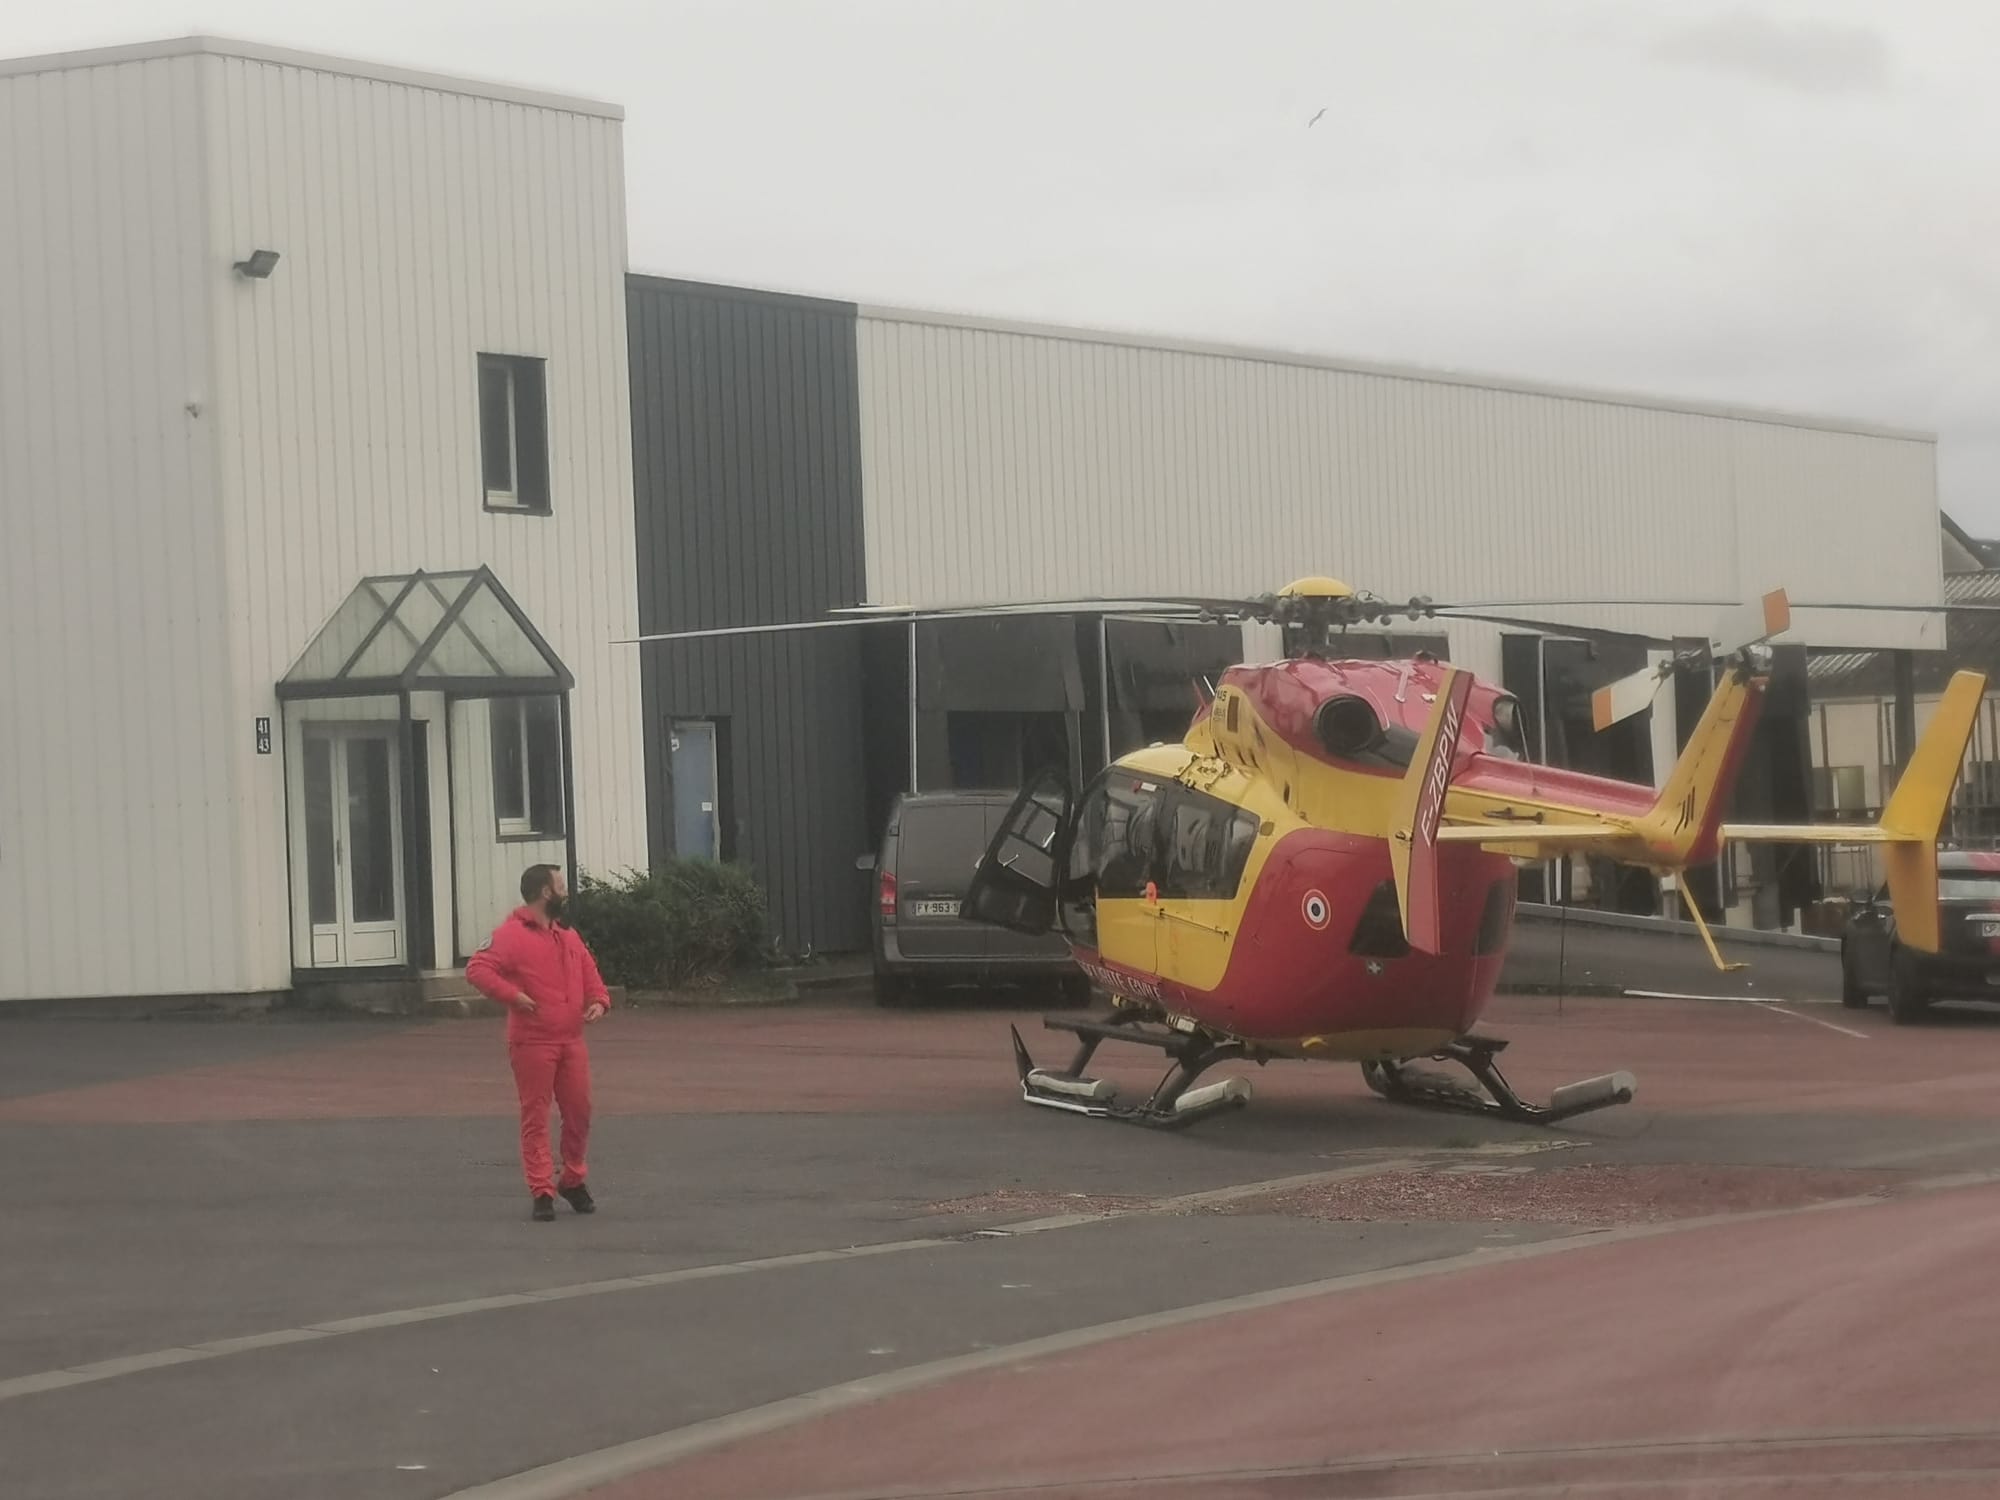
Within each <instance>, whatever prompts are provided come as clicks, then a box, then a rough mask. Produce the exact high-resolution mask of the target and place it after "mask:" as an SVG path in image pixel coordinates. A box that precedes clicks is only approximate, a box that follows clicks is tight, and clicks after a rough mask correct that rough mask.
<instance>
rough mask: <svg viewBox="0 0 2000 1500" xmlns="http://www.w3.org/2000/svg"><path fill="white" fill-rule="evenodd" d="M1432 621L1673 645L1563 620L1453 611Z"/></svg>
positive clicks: (1664, 638) (1603, 640)
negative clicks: (1470, 622) (1468, 622)
mask: <svg viewBox="0 0 2000 1500" xmlns="http://www.w3.org/2000/svg"><path fill="white" fill-rule="evenodd" d="M1436 619H1437V621H1438V622H1439V623H1441V624H1448V623H1450V622H1451V621H1453V620H1472V621H1477V622H1478V623H1480V624H1482V625H1505V626H1507V627H1508V628H1509V629H1512V630H1530V631H1533V632H1534V633H1535V634H1536V635H1559V636H1570V637H1573V638H1575V639H1576V640H1580V641H1596V642H1599V643H1600V644H1603V645H1614V646H1651V647H1667V646H1671V645H1673V641H1672V639H1671V638H1669V637H1667V636H1663V635H1652V634H1650V633H1648V632H1646V631H1643V630H1614V629H1612V628H1611V627H1609V626H1606V625H1578V624H1575V623H1574V622H1571V621H1567V620H1538V619H1534V618H1532V617H1531V616H1528V615H1498V614H1486V613H1484V612H1480V613H1471V612H1466V611H1456V612H1454V613H1451V614H1442V613H1441V614H1439V615H1437V616H1436Z"/></svg>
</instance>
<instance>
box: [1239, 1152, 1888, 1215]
mask: <svg viewBox="0 0 2000 1500" xmlns="http://www.w3.org/2000/svg"><path fill="white" fill-rule="evenodd" d="M1909 1175H1910V1174H1909V1173H1907V1172H1882V1171H1829V1170H1821V1169H1815V1168H1804V1167H1723V1166H1652V1167H1625V1166H1609V1165H1590V1166H1574V1167H1553V1168H1548V1169H1544V1170H1537V1169H1534V1168H1530V1167H1518V1166H1508V1167H1496V1166H1460V1167H1454V1168H1450V1169H1447V1170H1443V1171H1435V1172H1383V1173H1379V1174H1377V1175H1375V1176H1372V1177H1354V1178H1347V1179H1345V1180H1342V1181H1337V1182H1327V1183H1319V1184H1316V1185H1314V1186H1311V1187H1301V1188H1289V1189H1286V1190H1284V1191H1281V1192H1274V1193H1263V1194H1258V1195H1256V1196H1254V1197H1250V1198H1240V1199H1237V1200H1235V1201H1233V1202H1229V1203H1224V1204H1218V1205H1216V1206H1215V1207H1214V1208H1212V1209H1205V1210H1200V1211H1201V1212H1208V1213H1224V1214H1281V1215H1287V1216H1291V1217H1295V1218H1304V1219H1329V1220H1350V1221H1351V1220H1363V1221H1413V1220H1449V1221H1453V1222H1457V1223H1478V1222H1482V1221H1494V1222H1525V1223H1543V1224H1577V1225H1590V1226H1600V1225H1616V1224H1645V1223H1656V1222H1659V1221H1661V1220H1666V1219H1687V1218H1699V1217H1701V1216H1702V1215H1705V1214H1720V1213H1742V1212H1746V1211H1749V1210H1753V1209H1765V1208H1798V1207H1803V1206H1805V1205H1807V1204H1811V1203H1824V1202H1828V1201H1830V1200H1832V1199H1836V1198H1851V1197H1856V1196H1859V1195H1861V1194H1865V1193H1879V1192H1883V1191H1885V1190H1887V1189H1890V1188H1893V1187H1894V1186H1895V1185H1896V1184H1897V1183H1899V1182H1903V1181H1905V1180H1907V1179H1908V1177H1909Z"/></svg>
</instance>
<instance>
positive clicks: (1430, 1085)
mask: <svg viewBox="0 0 2000 1500" xmlns="http://www.w3.org/2000/svg"><path fill="white" fill-rule="evenodd" d="M1506 1046H1507V1043H1506V1041H1505V1040H1504V1039H1503V1038H1500V1037H1489V1036H1462V1037H1460V1038H1459V1039H1458V1040H1457V1041H1455V1042H1452V1043H1450V1044H1449V1045H1447V1046H1446V1047H1445V1049H1444V1050H1443V1051H1441V1052H1433V1053H1432V1054H1431V1057H1432V1058H1433V1059H1434V1060H1436V1061H1438V1062H1455V1063H1458V1064H1459V1065H1460V1066H1462V1067H1463V1068H1464V1069H1465V1070H1466V1071H1467V1072H1468V1073H1470V1074H1471V1075H1472V1076H1473V1078H1474V1079H1476V1080H1477V1081H1478V1084H1479V1087H1478V1088H1474V1087H1473V1086H1472V1085H1471V1084H1468V1083H1466V1082H1464V1081H1463V1080H1461V1079H1458V1078H1454V1077H1451V1076H1450V1075H1449V1074H1445V1073H1438V1072H1435V1071H1433V1070H1431V1069H1429V1068H1417V1067H1412V1066H1411V1065H1410V1064H1409V1063H1407V1062H1365V1063H1363V1064H1362V1065H1361V1076H1362V1077H1363V1078H1365V1079H1366V1080H1367V1081H1368V1087H1370V1088H1371V1089H1373V1090H1374V1091H1375V1092H1376V1093H1378V1094H1380V1095H1381V1096H1382V1097H1383V1098H1384V1099H1389V1100H1393V1101H1395V1102H1396V1103H1398V1104H1417V1105H1426V1106H1429V1107H1430V1108H1433V1109H1451V1110H1459V1111H1462V1112H1464V1113H1469V1114H1481V1115H1497V1116H1498V1117H1499V1118H1501V1119H1503V1120H1513V1121H1516V1122H1517V1123H1519V1124H1523V1125H1553V1124H1554V1123H1555V1122H1556V1121H1558V1120H1567V1119H1570V1118H1571V1117H1573V1116H1575V1115H1581V1114H1588V1113H1589V1112H1590V1111H1591V1110H1594V1109H1609V1108H1610V1107H1611V1106H1612V1105H1614V1104H1630V1103H1631V1102H1632V1095H1633V1093H1634V1091H1635V1090H1636V1088H1637V1083H1636V1081H1635V1080H1634V1079H1633V1077H1632V1075H1631V1074H1630V1073H1605V1074H1603V1075H1601V1076H1600V1077H1597V1078H1585V1079H1581V1080H1579V1081H1578V1082H1576V1083H1566V1084H1564V1085H1563V1086H1562V1087H1561V1088H1559V1089H1557V1090H1555V1091H1554V1092H1553V1093H1552V1094H1550V1095H1549V1102H1548V1103H1547V1104H1530V1103H1528V1101H1527V1100H1525V1099H1523V1098H1522V1097H1521V1096H1520V1095H1519V1094H1517V1093H1515V1092H1514V1088H1513V1085H1512V1084H1510V1083H1508V1082H1507V1079H1506V1075H1504V1074H1503V1073H1502V1072H1501V1071H1500V1067H1499V1065H1498V1064H1497V1063H1495V1062H1494V1060H1493V1059H1494V1057H1495V1056H1496V1055H1497V1054H1498V1053H1500V1052H1501V1051H1503V1050H1505V1048H1506Z"/></svg>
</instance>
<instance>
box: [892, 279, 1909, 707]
mask: <svg viewBox="0 0 2000 1500" xmlns="http://www.w3.org/2000/svg"><path fill="white" fill-rule="evenodd" d="M859 319H860V327H859V338H858V348H859V369H860V390H861V408H862V417H863V425H862V457H863V473H864V478H865V484H866V495H867V501H866V511H865V514H866V517H867V542H868V554H867V562H868V588H869V593H870V596H871V597H872V598H874V599H876V600H888V601H895V602H902V603H911V604H940V603H948V602H952V601H956V600H962V599H967V598H975V599H983V598H1014V597H1023V596H1029V595H1034V594H1037V593H1039V594H1043V595H1046V596H1052V597H1057V598H1065V597H1072V596H1082V595H1091V594H1107V595H1114V596H1115V595H1122V594H1129V593H1139V594H1144V593H1189V594H1198V593H1221V594H1228V593H1241V594H1249V595H1254V594H1257V593H1261V592H1264V591H1266V590H1268V589H1271V588H1275V587H1276V586H1278V585H1279V584H1281V583H1283V582H1285V581H1286V580H1288V579H1290V578H1292V577H1295V576H1297V575H1299V574H1301V573H1331V574H1333V575H1335V576H1338V577H1341V578H1343V579H1345V580H1346V581H1347V582H1349V583H1350V584H1353V585H1355V586H1356V587H1364V588H1368V589H1371V590H1373V591H1374V592H1376V593H1378V594H1381V595H1383V596H1384V597H1387V598H1407V597H1409V596H1411V595H1414V594H1425V595H1429V596H1430V597H1432V598H1434V599H1439V600H1446V599H1456V600H1504V599H1529V600H1534V599H1576V598H1589V599H1628V598H1629V599H1635V600H1638V599H1661V598H1684V599H1703V600H1707V599H1713V600H1722V601H1727V600H1743V599H1750V598H1755V597H1757V596H1758V595H1759V594H1761V593H1763V592H1764V591H1766V590H1767V589H1770V588H1775V587H1784V588H1786V589H1788V590H1789V591H1790V593H1791V596H1792V598H1793V599H1794V600H1796V601H1801V602H1803V601H1808V600H1827V601H1842V602H1849V603H1887V604H1894V603H1916V604H1924V603H1933V604H1934V603H1936V602H1937V601H1938V598H1939V587H1940V578H1939V562H1938V551H1937V546H1936V515H1937V478H1936V439H1935V438H1934V437H1933V436H1932V435H1930V434H1928V433H1918V432H1908V431H1901V430H1895V429H1889V428H1882V427H1871V426H1867V425H1863V424H1854V423H1843V422H1837V421H1828V420H1821V419H1816V418H1812V417H1802V416H1795V415H1788V414H1781V413H1772V412H1763V411H1756V410H1751V409H1746V408H1733V407H1723V406H1713V405H1703V404H1698V403H1690V402H1676V401H1673V400H1665V399H1658V398H1645V397H1638V396H1629V395H1620V394H1615V393H1606V392H1597V391H1588V390H1576V389H1564V388H1558V387H1551V386H1541V385H1535V384H1531V383H1526V382H1517V381H1507V380H1495V379H1488V378H1484V377H1470V376H1468V377H1459V376H1454V375H1449V374H1443V373H1440V372H1436V371H1426V370H1417V369H1407V368H1394V367H1388V366H1380V365H1368V364H1357V363H1351V362H1342V361H1337V360H1331V359H1321V358H1314V357H1310V356H1305V355H1299V354H1290V353H1283V352H1277V351H1271V350H1259V349H1245V348H1233V347H1226V346H1216V345H1204V344H1192V343H1177V342H1172V341H1168V340H1163V339H1150V338H1141V337H1135V336H1132V335H1126V334H1102V333H1095V332H1090V331H1085V330H1078V329H1067V328H1054V327H1046V326H1036V325H1026V324H1015V323H1005V322H999V321H992V320H983V319H973V318H963V317H955V316H944V315H939V314H934V313H917V312H909V311H903V310H898V309H893V308H876V307H862V308H861V309H860V310H859ZM1864 517H1865V518H1867V520H1868V523H1869V525H1868V532H1867V544H1866V545H1865V546H1864V545H1857V544H1856V539H1855V537H1854V535H1853V533H1851V532H1848V531H1845V530H1843V529H1841V528H1842V523H1843V522H1854V521H1858V520H1860V519H1862V518H1864ZM1713 617H1714V612H1713V610H1706V609H1668V608H1643V607H1632V608H1626V609H1620V610H1613V611H1576V612H1573V613H1572V614H1570V615H1566V616H1565V618H1570V619H1574V620H1575V621H1576V622H1577V623H1580V624H1596V623H1601V624H1606V625H1612V626H1622V627H1629V628H1632V629H1635V630H1645V631H1649V632H1654V633H1659V634H1665V635H1694V636H1699V635H1702V634H1703V633H1705V632H1706V630H1707V628H1708V626H1709V625H1710V624H1711V623H1712V620H1713ZM1451 635H1452V639H1453V643H1454V646H1455V647H1456V648H1457V649H1458V653H1459V657H1460V659H1461V660H1462V661H1463V662H1464V664H1465V665H1467V666H1471V667H1474V668H1476V669H1478V670H1481V671H1483V672H1487V673H1489V674H1492V673H1497V672H1498V670H1499V659H1498V656H1497V647H1496V646H1495V644H1494V640H1493V632H1492V631H1491V630H1480V629H1477V628H1475V627H1467V626H1454V627H1453V628H1452V631H1451ZM1939 637H1940V627H1939V626H1938V624H1937V622H1936V621H1935V619H1934V618H1932V617H1925V616H1893V615H1892V616H1884V617H1879V618H1868V617H1865V616H1861V615H1855V614H1849V615H1845V616H1842V615H1837V614H1834V613H1830V612H1824V611H1807V612H1801V613H1800V615H1799V617H1798V621H1797V626H1796V628H1795V630H1794V632H1793V638H1794V639H1795V640H1797V641H1800V642H1802V643H1810V644H1812V645H1816V646H1837V645H1868V646H1878V647H1911V648H1923V647H1928V646H1932V645H1935V644H1936V643H1937V640H1938V639H1939Z"/></svg>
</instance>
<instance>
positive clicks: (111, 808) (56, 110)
mask: <svg viewBox="0 0 2000 1500" xmlns="http://www.w3.org/2000/svg"><path fill="white" fill-rule="evenodd" d="M199 67H200V64H199V62H198V61H197V59H195V58H193V57H171V58H160V59H155V60H152V61H134V62H127V63H123V64H120V65H118V66H109V67H97V68H77V69H71V70H67V71H57V72H40V73H28V74H22V75H19V76H9V77H0V141H4V142H5V146H4V148H0V528H4V533H5V537H6V543H5V545H4V546H0V625H4V630H5V641H6V646H5V649H4V650H0V910H4V911H5V912H6V913H7V922H6V927H5V932H6V935H5V938H4V940H0V1000H9V999H23V998H59V997H68V996H75V995H120V994H128V995H129V994H160V993H172V992H191V991H210V990H242V989H250V988H254V987H256V986H257V985H259V984H262V983H267V982H272V981H271V980H270V976H269V975H268V973H267V972H266V970H265V969H264V968H262V967H259V966H253V965H251V964H249V963H248V962H247V961H246V958H245V955H244V952H243V950H242V948H241V946H240V944H239V941H238V933H237V926H238V921H239V916H240V908H241V906H242V898H243V897H244V895H245V894H246V893H247V892H248V891H249V890H251V889H253V888H254V881H253V879H252V878H251V872H250V871H247V870H245V869H244V868H243V866H242V862H241V858H240V850H241V839H240V826H239V808H240V801H239V790H240V788H239V777H240V774H241V768H242V767H243V766H244V765H245V764H247V762H248V760H249V758H250V752H251V749H252V744H251V723H250V718H249V717H248V710H247V709H243V710H241V711H239V707H238V703H237V701H236V700H235V699H233V698H232V696H231V693H230V676H229V673H230V649H229V629H230V626H229V590H228V588H227V586H226V583H225V575H224V570H223V540H222V528H221V517H220V516H219V514H218V513H217V512H216V510H215V508H214V506H213V504H212V503H211V494H212V486H213V471H214V448H213V436H212V419H211V418H210V417H209V416H207V415H196V414H194V413H193V412H192V411H191V410H190V405H191V403H201V402H203V401H204V400H205V393H206V389H207V386H208V372H207V369H206V362H207V355H206V347H207V332H206V312H205V310H204V304H205V299H206V297H207V295H208V292H209V290H210V288H211V286H212V285H213V282H214V270H215V268H214V265H213V262H212V258H209V257H205V255H204V251H203V243H204V232H203V231H204V225H203V184H202V172H201V163H202V123H201V103H200V97H199V76H198V72H199ZM269 711H270V710H260V712H269ZM270 795H271V796H272V798H273V799H274V800H275V799H276V798H277V797H278V796H279V795H280V793H279V791H278V789H277V786H276V783H275V781H274V782H272V790H271V793H270ZM277 836H278V839H279V843H280V847H281V848H282V843H283V829H282V825H280V827H279V829H278V835H277ZM277 877H278V878H277V879H276V880H275V881H267V884H270V885H274V886H276V887H278V888H282V885H283V880H282V865H281V866H280V867H279V870H278V872H277ZM278 951H279V957H280V961H281V962H282V958H283V953H284V948H283V945H282V943H281V944H280V947H279V950H278ZM276 982H280V983H282V982H283V981H282V978H280V979H278V980H277V981H276Z"/></svg>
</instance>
